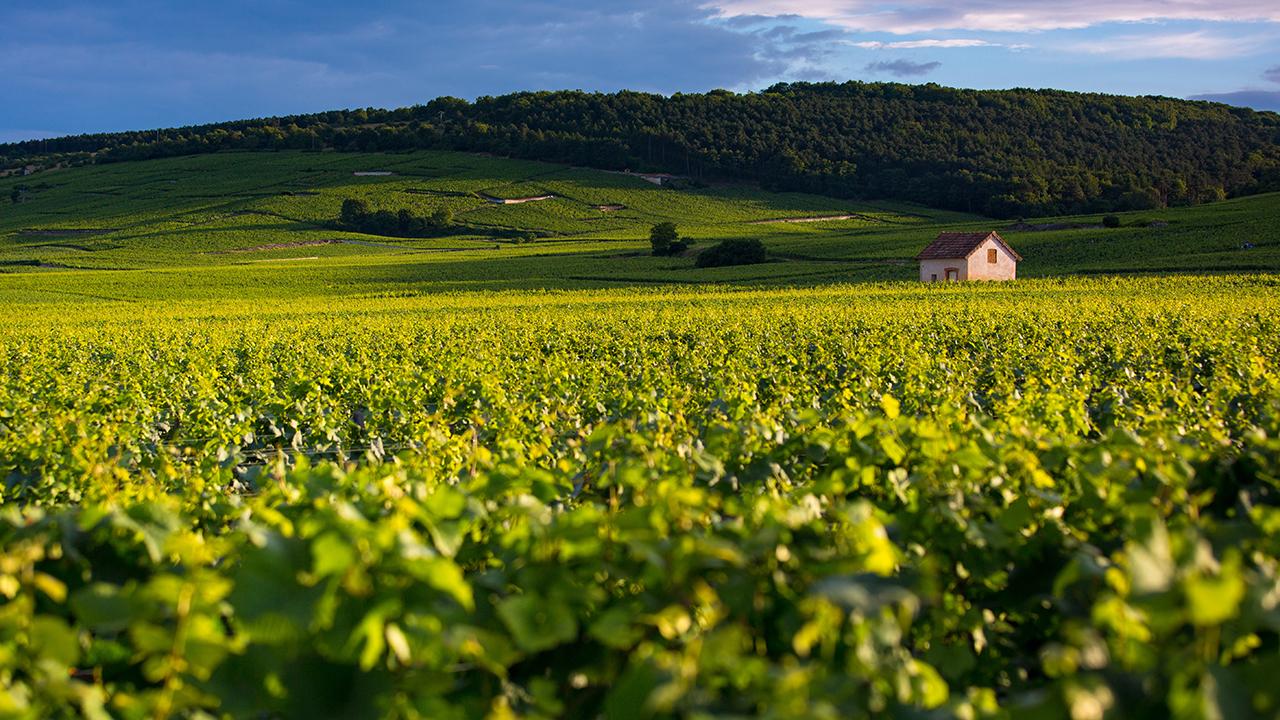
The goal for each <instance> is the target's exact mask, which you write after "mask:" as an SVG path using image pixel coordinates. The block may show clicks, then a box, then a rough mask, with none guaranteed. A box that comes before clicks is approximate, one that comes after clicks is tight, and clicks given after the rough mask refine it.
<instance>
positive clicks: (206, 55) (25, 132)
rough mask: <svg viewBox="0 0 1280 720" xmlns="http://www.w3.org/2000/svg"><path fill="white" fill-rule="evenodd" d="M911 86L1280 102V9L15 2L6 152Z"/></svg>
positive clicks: (5, 40)
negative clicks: (325, 122)
mask: <svg viewBox="0 0 1280 720" xmlns="http://www.w3.org/2000/svg"><path fill="white" fill-rule="evenodd" d="M847 79H858V80H897V81H903V82H937V83H941V84H944V85H953V86H958V87H973V88H1003V87H1055V88H1064V89H1068V90H1085V91H1098V92H1108V93H1123V94H1156V95H1171V96H1176V97H1206V98H1211V99H1218V100H1222V101H1224V102H1234V103H1237V104H1243V105H1248V106H1251V107H1256V108H1259V109H1272V110H1280V1H1277V0H1053V1H1052V2H1043V1H1039V0H1038V1H1036V2H1030V1H1028V0H892V1H890V2H885V1H883V0H692V1H689V2H682V1H678V0H525V1H523V2H509V1H506V0H465V1H463V0H432V1H430V2H426V1H418V2H410V1H408V0H364V1H363V2H359V3H355V2H339V1H336V0H307V1H303V0H254V1H248V0H219V1H218V2H200V3H187V2H177V1H176V0H171V1H161V0H97V1H95V2H86V1H84V0H40V2H34V1H29V0H9V1H7V2H5V3H4V4H3V6H0V142H5V141H12V140H19V139H27V138H35V137H45V136H54V135H63V134H69V133H80V132H95V131H104V130H123V129H140V128H150V127H168V126H175V125H187V124H194V123H202V122H212V121H218V120H230V119H237V118H245V117H259V116H265V115H276V114H287V113H299V112H312V111H318V110H328V109H334V108H345V107H366V106H378V107H399V106H403V105H412V104H414V103H420V102H425V101H427V100H429V99H431V98H433V97H436V96H440V95H455V96H459V97H465V98H469V99H470V98H475V97H477V96H480V95H494V94H499V93H505V92H511V91H515V90H544V89H546V90H553V89H565V88H572V89H583V90H604V91H610V90H618V89H623V88H628V89H634V90H645V91H652V92H661V93H671V92H681V91H684V92H695V91H704V90H709V89H713V88H717V87H720V88H728V89H732V90H740V91H745V90H753V89H760V88H763V87H766V86H768V85H770V84H772V83H774V82H777V81H780V80H847Z"/></svg>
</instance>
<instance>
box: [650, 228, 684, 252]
mask: <svg viewBox="0 0 1280 720" xmlns="http://www.w3.org/2000/svg"><path fill="white" fill-rule="evenodd" d="M649 245H650V246H651V247H652V248H653V254H654V255H658V256H667V255H679V254H680V253H682V252H684V251H685V250H687V249H689V241H688V240H685V239H681V237H680V231H679V230H678V229H677V228H676V224H675V223H673V222H662V223H658V224H657V225H654V226H653V227H652V228H651V229H650V230H649Z"/></svg>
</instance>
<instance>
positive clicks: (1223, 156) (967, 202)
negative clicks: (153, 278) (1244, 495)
mask: <svg viewBox="0 0 1280 720" xmlns="http://www.w3.org/2000/svg"><path fill="white" fill-rule="evenodd" d="M290 148H291V149H311V150H324V149H334V150H339V151H364V152H372V151H397V150H409V149H415V148H427V149H451V150H465V151H478V152H490V153H496V154H500V155H507V156H514V157H521V158H530V159H538V160H548V161H555V162H565V163H572V164H575V165H583V166H589V167H597V168H603V169H622V168H631V169H633V170H650V171H666V172H671V173H676V174H681V175H687V176H690V177H693V178H698V179H743V180H753V181H758V182H759V183H761V184H762V185H764V186H765V187H767V188H770V189H777V190H799V191H805V192H814V193H822V194H827V195H833V196H838V197H856V198H892V199H901V200H911V201H915V202H919V203H923V204H926V205H931V206H934V207H940V208H950V209H955V210H965V211H972V212H981V213H985V214H988V215H992V216H997V217H1015V216H1021V215H1025V216H1032V215H1049V214H1054V215H1056V214H1065V213H1076V212H1099V211H1113V210H1136V209H1147V208H1154V207H1161V206H1169V205H1185V204H1195V203H1201V202H1208V201H1212V200H1217V199H1222V198H1224V197H1227V196H1235V195H1247V194H1252V193H1257V192H1263V191H1268V190H1276V189H1280V115H1276V114H1271V113H1258V112H1254V111H1252V110H1247V109H1241V108H1231V107H1227V106H1224V105H1216V104H1209V103H1201V102H1189V101H1183V100H1174V99H1170V98H1153V97H1140V98H1135V97H1120V96H1110V95H1093V94H1080V93H1069V92H1062V91H1053V90H1000V91H980V90H958V89H951V88H944V87H939V86H937V85H921V86H912V85H901V84H888V83H859V82H849V83H843V84H836V83H822V84H810V83H796V84H781V85H776V86H774V87H771V88H769V89H767V90H765V91H762V92H758V93H749V94H737V93H732V92H727V91H719V90H717V91H713V92H710V93H706V94H677V95H673V96H670V97H665V96H661V95H650V94H642V93H635V92H620V93H615V94H599V93H583V92H568V91H566V92H539V93H517V94H513V95H504V96H501V97H482V98H480V99H478V100H476V101H475V102H473V103H471V102H467V101H465V100H459V99H457V98H439V99H436V100H433V101H431V102H429V103H427V104H426V105H416V106H413V107H408V108H401V109H397V110H378V109H362V110H340V111H332V112H323V113H316V114H311V115H297V116H290V117H279V118H266V119H257V120H246V121H238V122H227V123H218V124H213V125H202V126H197V127H185V128H175V129H168V130H150V131H140V132H122V133H104V134H97V135H81V136H74V137H65V138H58V139H51V140H38V141H29V142H23V143H12V144H7V145H0V167H4V168H22V167H25V166H28V165H35V166H36V167H37V168H40V167H50V166H54V165H58V164H62V165H75V164H82V163H91V162H116V161H123V160H134V159H143V158H155V157H166V156H173V155H186V154H193V153H206V152H215V151H220V150H279V149H290Z"/></svg>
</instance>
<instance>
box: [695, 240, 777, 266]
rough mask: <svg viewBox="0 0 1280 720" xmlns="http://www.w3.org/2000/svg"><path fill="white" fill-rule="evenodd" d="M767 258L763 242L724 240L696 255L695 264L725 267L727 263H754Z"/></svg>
mask: <svg viewBox="0 0 1280 720" xmlns="http://www.w3.org/2000/svg"><path fill="white" fill-rule="evenodd" d="M766 259H768V253H766V252H765V249H764V243H762V242H760V241H759V240H756V239H755V238H751V239H750V240H744V239H733V240H725V241H724V242H722V243H720V244H719V245H716V246H715V247H711V248H708V249H707V250H704V251H703V252H702V253H701V254H699V255H698V261H697V265H698V267H700V268H704V267H725V266H728V265H755V264H757V263H762V262H764V261H765V260H766Z"/></svg>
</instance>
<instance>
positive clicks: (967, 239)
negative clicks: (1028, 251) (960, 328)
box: [916, 232, 1022, 282]
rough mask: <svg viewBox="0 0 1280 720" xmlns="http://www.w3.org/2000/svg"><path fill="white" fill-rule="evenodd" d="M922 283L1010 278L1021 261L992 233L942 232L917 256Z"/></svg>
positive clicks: (1013, 251) (1013, 275) (1019, 256)
mask: <svg viewBox="0 0 1280 720" xmlns="http://www.w3.org/2000/svg"><path fill="white" fill-rule="evenodd" d="M916 260H919V261H920V281H921V282H960V281H962V280H1013V279H1014V278H1016V277H1017V276H1018V263H1019V262H1021V261H1022V256H1021V255H1019V254H1018V253H1017V252H1016V251H1015V250H1014V249H1013V248H1011V247H1009V243H1007V242H1005V241H1004V238H1002V237H1000V235H999V233H995V232H977V233H956V232H950V233H942V234H941V235H939V236H938V239H937V240H934V241H933V243H932V244H931V245H929V247H927V248H925V249H924V250H922V251H921V252H920V254H919V255H917V256H916Z"/></svg>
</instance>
